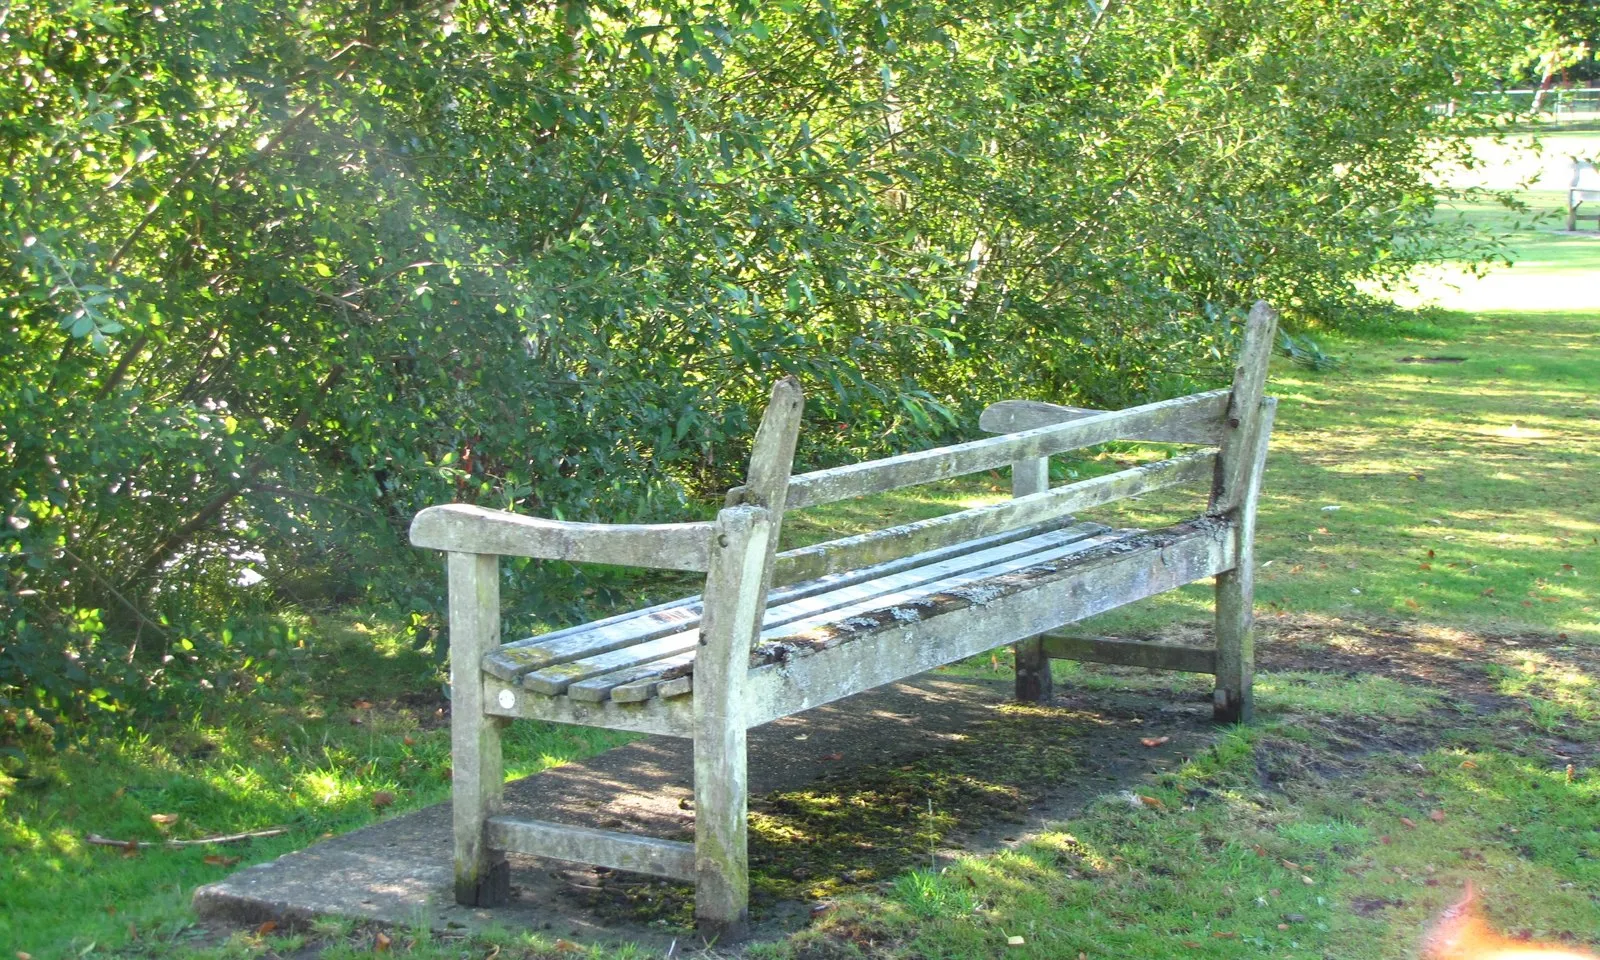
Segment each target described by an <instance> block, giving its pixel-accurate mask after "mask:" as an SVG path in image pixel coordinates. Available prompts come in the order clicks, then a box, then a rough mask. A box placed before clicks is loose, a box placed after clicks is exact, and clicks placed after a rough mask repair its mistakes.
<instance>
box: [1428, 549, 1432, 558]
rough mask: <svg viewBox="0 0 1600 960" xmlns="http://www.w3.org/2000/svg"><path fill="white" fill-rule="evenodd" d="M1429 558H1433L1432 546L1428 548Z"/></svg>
mask: <svg viewBox="0 0 1600 960" xmlns="http://www.w3.org/2000/svg"><path fill="white" fill-rule="evenodd" d="M1428 559H1429V560H1432V559H1433V548H1432V547H1429V548H1428Z"/></svg>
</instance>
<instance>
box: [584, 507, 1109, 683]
mask: <svg viewBox="0 0 1600 960" xmlns="http://www.w3.org/2000/svg"><path fill="white" fill-rule="evenodd" d="M1100 531H1101V532H1099V533H1097V534H1095V535H1093V536H1087V537H1084V538H1082V539H1079V540H1076V541H1074V542H1072V543H1066V544H1061V545H1059V546H1055V547H1052V548H1051V549H1048V550H1041V551H1037V552H1033V553H1028V554H1026V555H1023V556H1017V557H1011V558H1007V559H1004V560H1000V561H998V562H994V563H990V564H986V565H984V566H981V567H973V568H970V569H967V570H961V571H958V572H954V573H949V575H947V576H943V577H931V576H930V577H924V578H922V579H920V580H919V581H917V582H911V583H905V584H903V585H896V584H892V583H887V582H885V581H877V582H875V583H873V584H870V585H866V586H871V587H880V589H875V590H873V591H871V592H870V594H868V595H866V596H850V597H840V598H839V599H840V601H841V602H836V603H830V604H829V605H828V607H827V608H826V609H823V610H820V611H817V612H814V613H812V614H811V615H810V616H805V617H790V618H788V619H787V622H785V623H777V624H769V625H768V626H767V627H766V629H764V630H762V632H761V646H760V648H759V650H758V651H757V654H756V655H757V657H758V658H771V657H773V656H778V655H780V654H777V653H776V652H775V650H776V648H777V647H779V646H781V645H783V644H785V642H786V641H790V640H792V639H794V638H796V637H801V636H805V635H807V634H809V633H811V632H812V631H814V630H816V629H817V628H819V627H822V626H826V625H828V624H833V623H838V622H841V621H844V622H848V621H849V620H850V619H851V618H853V617H857V616H861V615H862V614H866V613H870V612H872V611H875V610H884V609H891V610H898V609H902V608H905V609H911V608H914V607H915V606H916V605H917V604H919V603H920V602H922V601H924V600H926V599H927V598H929V597H933V596H938V595H941V594H945V593H950V592H952V591H959V590H961V589H963V588H964V587H967V586H969V585H970V584H973V583H977V582H980V581H985V580H990V579H993V578H994V577H998V576H1002V575H1004V574H1007V573H1012V572H1015V571H1018V570H1026V569H1028V568H1031V567H1036V566H1039V565H1042V564H1049V563H1053V562H1058V561H1063V560H1066V559H1068V558H1070V557H1071V556H1073V555H1074V554H1078V553H1082V552H1084V551H1086V550H1089V549H1091V548H1093V547H1095V546H1098V545H1100V544H1102V543H1106V542H1109V541H1110V540H1113V539H1115V538H1114V537H1113V536H1112V535H1110V533H1109V531H1106V530H1105V528H1104V527H1101V528H1100ZM895 579H897V578H889V580H890V581H893V580H895ZM862 592H863V593H865V592H866V591H864V590H863V591H862ZM840 593H841V594H847V593H851V591H840ZM832 597H834V595H833V594H830V595H829V598H832ZM844 600H853V602H849V603H845V602H842V601H844ZM675 654H676V655H674V656H670V657H662V658H654V657H653V658H650V659H649V660H644V659H640V660H637V661H635V662H634V663H632V664H627V665H625V666H622V667H621V668H619V669H617V670H615V672H609V673H604V674H599V675H596V676H593V677H590V678H587V679H584V680H581V681H579V682H575V683H573V684H572V685H571V686H569V687H568V688H567V691H566V692H567V696H569V697H571V698H573V699H574V700H587V701H591V702H599V701H602V700H605V699H606V698H607V697H608V696H611V695H613V691H614V690H615V688H617V687H620V686H624V685H627V686H629V690H628V691H627V692H626V693H624V702H626V701H629V700H637V699H644V698H647V697H648V696H649V694H650V692H651V691H650V690H648V689H647V688H646V687H645V685H647V684H648V683H649V681H650V680H651V678H653V677H654V678H665V675H666V674H670V673H672V672H674V671H679V670H683V669H687V668H690V667H692V665H693V662H694V655H695V646H694V644H693V643H692V642H691V643H690V644H688V645H686V646H684V647H683V648H681V649H680V650H678V651H675Z"/></svg>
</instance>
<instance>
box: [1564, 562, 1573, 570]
mask: <svg viewBox="0 0 1600 960" xmlns="http://www.w3.org/2000/svg"><path fill="white" fill-rule="evenodd" d="M1561 569H1563V570H1572V569H1575V568H1574V567H1573V566H1572V564H1570V563H1563V564H1562V565H1561Z"/></svg>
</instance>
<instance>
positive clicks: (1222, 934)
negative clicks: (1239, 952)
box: [1211, 930, 1239, 940]
mask: <svg viewBox="0 0 1600 960" xmlns="http://www.w3.org/2000/svg"><path fill="white" fill-rule="evenodd" d="M1211 935H1212V936H1213V937H1215V938H1217V939H1218V940H1235V939H1237V938H1238V936H1239V935H1238V934H1237V933H1234V932H1233V931H1232V930H1213V931H1211Z"/></svg>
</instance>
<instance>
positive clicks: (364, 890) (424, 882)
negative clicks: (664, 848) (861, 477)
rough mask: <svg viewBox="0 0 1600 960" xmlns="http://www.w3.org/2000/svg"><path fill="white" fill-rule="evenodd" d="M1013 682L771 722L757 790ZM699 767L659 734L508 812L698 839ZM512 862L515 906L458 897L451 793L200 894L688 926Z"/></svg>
mask: <svg viewBox="0 0 1600 960" xmlns="http://www.w3.org/2000/svg"><path fill="white" fill-rule="evenodd" d="M1009 687H1010V684H1009V682H1005V683H1000V682H994V683H986V682H981V681H973V680H958V679H954V678H950V677H947V676H942V675H940V674H938V673H933V674H927V675H924V676H922V677H918V678H914V679H912V680H908V681H905V682H902V683H897V684H892V685H890V686H887V687H882V688H879V689H877V690H874V691H870V692H868V693H863V694H860V695H857V696H854V697H850V698H848V699H846V700H842V701H839V702H838V703H835V704H831V705H829V706H826V707H821V708H818V709H816V710H812V711H809V712H807V713H805V714H802V715H800V716H796V717H789V718H786V719H783V720H779V721H777V722H774V723H771V724H768V725H766V726H764V727H760V728H757V729H756V730H753V731H751V741H750V762H751V769H750V788H751V792H752V794H755V795H761V794H765V793H768V792H770V791H774V790H784V789H792V788H794V787H797V786H800V785H803V784H806V783H808V782H810V781H811V780H813V779H815V778H816V777H817V776H818V775H820V774H821V773H822V772H824V771H825V770H832V771H838V770H843V769H849V768H850V767H852V766H856V765H866V764H884V763H886V762H891V761H894V760H896V759H897V758H899V757H903V756H917V755H924V754H926V753H927V752H928V751H929V750H930V749H938V747H939V744H940V743H941V742H947V741H949V740H950V739H951V738H952V737H954V736H956V735H958V734H959V733H960V732H961V731H964V730H970V729H971V727H972V725H973V724H975V723H978V722H980V721H982V720H985V719H988V718H989V717H990V716H992V712H993V709H994V707H995V705H997V704H999V703H1003V702H1005V699H1006V696H1007V694H1008V692H1009ZM841 755H842V759H841ZM692 768H693V764H692V755H691V744H690V743H689V741H686V740H679V739H671V738H663V737H651V738H646V739H643V740H639V741H636V742H634V743H632V744H629V745H627V746H624V747H620V748H618V749H616V750H611V751H609V752H607V753H604V754H601V755H599V756H596V757H593V758H591V759H589V760H586V761H583V762H581V763H574V764H570V765H567V766H564V767H558V768H555V769H552V770H547V771H545V772H543V773H540V774H538V775H535V776H532V777H527V778H525V779H522V780H518V781H514V782H512V783H509V784H507V786H506V808H507V813H509V814H511V815H514V816H522V817H529V818H534V819H540V820H554V821H560V822H567V823H573V824H578V825H583V826H593V827H602V828H605V829H611V830H621V831H631V832H637V833H645V834H649V835H652V836H659V837H667V838H672V839H692V837H693V822H694V821H693V813H692V811H691V810H689V809H687V807H688V803H687V801H688V799H689V798H690V796H691V770H692ZM511 868H512V879H511V882H512V886H513V901H512V902H511V903H510V904H509V905H507V906H504V907H496V908H495V909H494V910H493V911H488V910H475V909H468V908H464V907H460V906H457V905H456V904H455V903H454V902H453V899H452V896H451V890H450V888H451V883H452V876H451V848H450V810H449V806H448V804H440V805H437V806H433V807H428V808H426V809H423V810H418V811H416V812H414V813H408V814H404V815H402V816H397V817H395V818H393V819H391V820H386V821H384V822H382V823H377V824H374V825H372V826H369V827H366V828H363V829H361V830H357V831H354V832H352V833H349V834H346V835H344V836H341V837H336V838H333V839H330V840H325V841H322V842H320V843H317V844H314V845H313V846H311V847H308V848H307V849H305V850H300V851H297V852H295V853H291V854H286V855H285V856H282V857H280V858H278V859H277V860H274V861H272V862H270V863H264V864H259V865H257V866H254V867H250V868H247V869H245V870H241V871H239V872H238V873H236V874H234V875H233V876H231V877H229V878H227V879H226V880H223V881H221V882H219V883H213V884H209V885H207V886H204V887H201V888H200V889H199V890H197V891H196V892H195V896H194V905H195V908H196V910H197V911H198V912H199V913H200V914H201V915H202V916H203V917H206V918H208V919H213V920H221V921H227V922H233V923H245V924H257V923H261V922H264V921H267V920H275V921H277V922H279V923H280V924H286V925H288V924H297V923H305V922H307V921H309V920H311V919H312V918H316V917H321V916H329V915H334V916H344V917H354V918H358V919H363V920H374V921H379V922H384V923H394V924H406V925H412V924H415V925H427V926H429V927H432V928H434V929H447V928H451V929H461V928H468V929H471V928H481V927H484V926H489V925H494V926H499V927H503V928H505V929H537V930H545V931H549V935H551V936H559V937H567V938H572V939H578V940H582V941H584V942H590V943H594V942H616V941H631V942H634V943H638V944H640V945H641V946H656V945H659V946H662V947H665V946H666V945H667V943H668V942H669V941H670V940H672V939H673V938H674V936H678V937H681V936H682V934H681V932H674V931H667V930H663V929H652V928H648V927H641V926H631V927H619V926H617V925H616V923H615V922H614V921H607V920H605V919H603V918H600V917H597V916H595V915H594V914H593V913H592V912H590V911H589V910H587V909H585V905H584V904H585V901H586V899H588V898H586V897H585V891H586V889H587V890H589V891H592V890H593V884H594V883H595V874H594V872H593V870H592V868H589V867H580V866H577V865H573V864H561V863H557V862H554V861H547V860H541V859H538V858H534V857H522V856H514V857H512V858H511ZM790 906H791V907H792V909H789V910H787V911H784V910H780V911H777V915H776V916H774V917H770V918H769V919H768V920H767V922H766V923H765V924H764V926H765V927H766V930H765V931H764V932H765V933H766V934H768V935H771V934H777V933H781V932H782V930H783V929H784V928H788V927H794V926H799V925H801V924H803V923H804V922H805V918H806V915H807V912H808V911H807V907H806V905H804V904H795V905H790Z"/></svg>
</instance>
